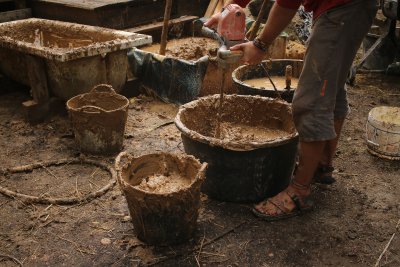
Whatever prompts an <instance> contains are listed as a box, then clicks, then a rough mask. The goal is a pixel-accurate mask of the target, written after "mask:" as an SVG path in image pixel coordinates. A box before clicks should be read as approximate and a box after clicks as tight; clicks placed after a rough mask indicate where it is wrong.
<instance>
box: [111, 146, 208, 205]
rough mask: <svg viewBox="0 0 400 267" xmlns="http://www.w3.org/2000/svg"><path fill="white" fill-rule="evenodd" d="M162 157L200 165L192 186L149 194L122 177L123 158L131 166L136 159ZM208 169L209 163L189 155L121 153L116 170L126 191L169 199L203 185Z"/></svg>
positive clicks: (118, 178) (116, 162)
mask: <svg viewBox="0 0 400 267" xmlns="http://www.w3.org/2000/svg"><path fill="white" fill-rule="evenodd" d="M154 155H157V156H160V155H169V156H172V157H174V158H177V157H182V158H184V159H189V160H193V161H194V162H196V163H198V164H199V166H200V167H199V169H198V171H197V174H196V177H195V178H194V179H193V180H192V181H191V183H190V184H188V185H187V186H184V187H183V188H181V189H179V190H177V191H174V192H170V193H163V192H149V191H146V190H142V189H140V188H137V187H135V186H133V185H131V184H129V183H127V182H126V181H125V180H124V179H123V177H122V169H123V166H122V165H124V166H126V165H125V164H121V160H122V158H124V157H126V158H127V160H128V161H129V164H132V162H133V161H134V160H136V159H139V158H142V157H145V156H146V157H147V156H154ZM207 167H208V163H206V162H203V163H201V162H200V161H199V160H198V159H197V158H195V157H194V156H192V155H187V154H176V153H167V152H154V153H149V154H144V155H140V156H137V157H135V156H134V155H133V154H131V153H128V152H126V151H123V152H121V153H119V154H118V156H117V157H116V159H115V170H116V172H117V175H116V176H117V181H118V183H119V184H120V185H121V187H122V189H123V190H124V189H125V188H126V187H128V188H130V189H131V190H133V191H135V192H139V193H141V194H146V195H152V196H165V197H169V196H173V195H175V194H179V193H181V192H183V191H186V190H188V189H190V188H192V187H193V186H194V185H195V184H197V183H202V182H203V181H204V179H205V175H206V169H207Z"/></svg>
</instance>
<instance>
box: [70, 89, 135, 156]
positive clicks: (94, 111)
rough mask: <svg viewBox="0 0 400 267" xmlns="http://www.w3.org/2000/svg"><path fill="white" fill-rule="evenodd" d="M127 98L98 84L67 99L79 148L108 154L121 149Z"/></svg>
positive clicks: (89, 151)
mask: <svg viewBox="0 0 400 267" xmlns="http://www.w3.org/2000/svg"><path fill="white" fill-rule="evenodd" d="M128 106H129V100H128V99H127V98H126V97H124V96H122V95H119V94H117V93H115V91H114V90H113V89H112V87H111V86H110V85H106V84H100V85H97V86H95V87H94V88H93V89H92V90H91V91H90V92H89V93H85V94H80V95H77V96H75V97H73V98H71V99H70V100H68V102H67V109H68V112H69V115H70V118H71V121H72V126H73V129H74V134H75V141H76V144H77V145H78V147H79V148H80V150H81V151H82V152H85V153H90V154H103V155H110V154H115V153H118V152H119V151H121V149H122V146H123V141H124V131H125V124H126V119H127V116H128Z"/></svg>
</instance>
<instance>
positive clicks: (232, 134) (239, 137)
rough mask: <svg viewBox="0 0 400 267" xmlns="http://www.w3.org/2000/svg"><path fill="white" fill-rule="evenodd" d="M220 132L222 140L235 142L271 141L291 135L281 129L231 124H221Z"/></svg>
mask: <svg viewBox="0 0 400 267" xmlns="http://www.w3.org/2000/svg"><path fill="white" fill-rule="evenodd" d="M220 131H221V132H220V136H219V138H220V139H223V140H227V141H234V142H243V141H246V142H254V141H271V140H276V139H279V138H281V137H282V136H288V135H289V133H288V132H286V131H284V130H280V129H271V128H268V127H263V126H249V125H245V124H236V123H231V122H221V124H220ZM214 136H217V135H214Z"/></svg>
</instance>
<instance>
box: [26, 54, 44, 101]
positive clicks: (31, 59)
mask: <svg viewBox="0 0 400 267" xmlns="http://www.w3.org/2000/svg"><path fill="white" fill-rule="evenodd" d="M26 66H27V69H28V77H29V84H30V86H31V94H32V98H33V100H34V101H35V102H36V103H38V104H42V103H46V102H48V100H49V90H48V86H47V74H46V63H45V62H44V60H43V59H41V58H39V57H35V56H30V55H26Z"/></svg>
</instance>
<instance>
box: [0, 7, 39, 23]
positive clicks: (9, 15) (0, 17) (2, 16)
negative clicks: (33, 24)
mask: <svg viewBox="0 0 400 267" xmlns="http://www.w3.org/2000/svg"><path fill="white" fill-rule="evenodd" d="M31 17H32V10H31V9H30V8H24V9H17V10H13V11H6V12H0V23H2V22H7V21H13V20H19V19H27V18H31Z"/></svg>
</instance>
